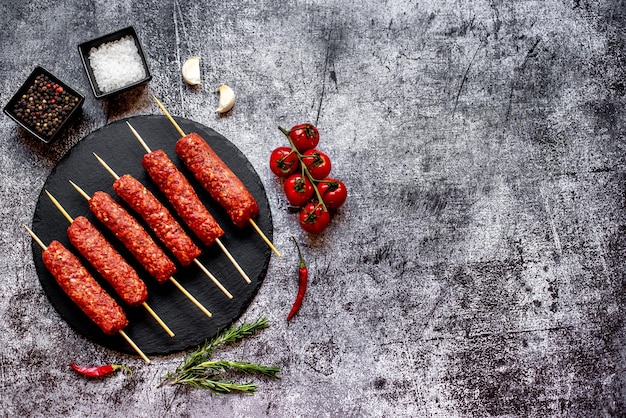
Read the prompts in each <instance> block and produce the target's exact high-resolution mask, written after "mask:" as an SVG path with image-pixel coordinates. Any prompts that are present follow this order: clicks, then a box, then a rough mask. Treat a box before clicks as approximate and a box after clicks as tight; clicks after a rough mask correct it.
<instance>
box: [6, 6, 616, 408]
mask: <svg viewBox="0 0 626 418" xmlns="http://www.w3.org/2000/svg"><path fill="white" fill-rule="evenodd" d="M0 16H1V18H0V19H2V25H0V62H1V63H2V64H1V65H0V101H1V102H2V105H3V106H4V104H5V103H6V101H7V100H8V99H9V97H10V96H11V95H12V94H13V92H14V91H15V90H16V89H17V87H18V86H19V84H21V83H22V81H23V80H24V79H25V78H26V76H27V75H28V74H29V73H30V71H31V70H32V68H33V67H34V66H35V65H37V64H40V65H43V66H45V67H47V68H48V69H49V70H51V71H52V72H53V73H55V74H57V75H59V76H60V77H62V78H63V79H64V80H65V81H66V82H68V83H70V84H71V85H73V86H74V87H75V88H78V89H79V90H80V91H82V92H83V93H84V94H85V96H86V97H87V99H86V102H85V106H84V110H83V113H82V116H81V117H80V118H79V119H78V120H77V121H76V123H75V124H74V125H73V126H72V127H71V128H70V129H69V130H68V131H67V132H66V134H65V135H64V136H63V137H62V138H60V139H59V140H57V141H56V142H54V143H53V144H50V145H43V144H40V143H37V141H35V140H34V139H32V138H31V137H29V136H28V135H26V134H24V133H23V132H22V131H20V130H18V129H17V128H16V125H15V124H14V123H13V122H12V121H10V120H9V119H8V118H7V117H5V116H3V117H2V118H0V134H1V138H0V179H1V181H0V204H1V210H0V223H1V224H2V233H1V235H0V249H1V252H2V258H3V263H2V265H1V266H0V294H1V295H2V298H0V315H1V317H2V320H1V321H0V338H1V344H0V382H1V383H0V384H1V387H0V411H2V412H0V414H1V415H4V416H72V417H74V416H75V417H79V416H80V417H86V416H94V417H100V416H107V417H113V416H115V417H117V416H120V417H122V416H137V417H158V416H168V417H169V416H181V417H204V416H210V417H223V416H233V417H255V416H277V417H283V416H284V417H292V416H324V417H357V416H377V417H394V416H414V417H474V416H500V417H518V416H519V417H528V416H530V417H544V416H562V417H596V416H624V415H626V398H625V397H626V390H625V383H626V381H625V368H626V360H625V358H626V351H625V349H624V340H625V339H626V333H625V330H626V328H625V326H626V324H625V322H624V315H625V313H624V310H625V308H626V295H625V293H624V286H625V284H624V279H625V278H624V256H625V255H626V254H625V252H626V241H625V239H624V232H625V230H626V217H625V216H626V210H625V209H624V203H625V202H624V200H625V195H624V192H625V190H624V181H625V180H626V174H625V164H626V160H625V157H624V148H625V145H626V142H625V138H624V127H625V116H626V113H625V111H624V102H625V91H626V89H625V82H626V81H625V78H624V76H625V68H626V67H625V64H626V47H625V46H626V29H625V28H626V26H625V23H626V5H625V3H624V1H621V0H613V1H609V0H600V1H586V0H547V1H529V0H517V1H499V0H494V1H484V0H480V1H475V2H466V1H458V0H454V1H445V0H444V1H432V0H427V1H409V0H399V1H389V2H377V1H366V2H356V1H346V0H336V1H333V2H325V1H312V0H306V1H287V2H281V1H243V2H220V1H203V0H201V1H189V0H176V1H166V2H161V1H155V0H140V1H130V0H106V1H104V0H94V1H90V2H83V1H80V0H61V1H56V2H34V1H26V2H24V1H21V2H17V1H9V2H3V4H2V5H0ZM129 24H132V25H134V26H135V28H136V29H137V31H138V32H139V34H140V38H141V40H142V42H143V44H144V47H145V50H146V53H147V55H148V59H149V63H150V66H151V69H152V72H153V75H154V79H153V80H152V82H151V83H150V84H149V86H148V88H145V89H138V90H133V91H131V92H128V93H125V94H122V95H120V96H118V97H117V98H115V99H114V100H110V101H98V100H96V99H94V98H93V96H92V95H91V93H90V91H89V87H88V83H87V80H86V77H85V75H84V73H83V70H82V67H81V64H80V61H79V57H78V53H77V50H76V45H77V44H78V43H80V42H82V41H84V40H87V39H90V38H93V37H96V36H99V35H102V34H105V33H108V32H111V31H113V30H116V29H118V28H121V27H124V26H126V25H129ZM191 55H200V56H201V57H203V61H202V71H203V86H202V88H200V89H197V90H192V89H189V88H187V87H186V86H185V85H184V84H183V82H182V80H181V77H180V73H179V71H180V67H181V64H182V62H183V61H184V60H185V59H186V58H187V57H188V56H191ZM222 83H226V84H228V85H230V86H231V87H232V88H233V89H234V90H235V92H236V94H237V96H238V101H237V103H236V106H235V108H234V110H233V111H232V112H231V113H229V114H228V115H227V116H225V117H217V116H216V115H215V114H214V113H213V109H214V108H215V107H216V105H217V95H216V94H215V93H214V90H215V89H216V88H217V87H218V86H219V85H220V84H222ZM151 94H156V95H157V96H159V97H161V98H162V99H163V100H164V102H165V104H166V105H167V106H168V107H169V109H170V110H171V112H172V113H173V114H175V115H178V116H183V117H187V118H190V119H193V120H196V121H198V122H200V123H203V124H205V125H207V126H210V127H213V128H214V129H216V130H218V131H219V132H221V133H222V134H224V135H225V136H227V137H228V138H229V139H230V140H231V141H232V142H234V143H235V144H236V145H237V146H238V147H239V148H240V149H241V150H242V151H243V152H244V154H245V155H246V156H247V157H248V158H249V160H250V161H251V163H252V165H253V166H254V167H255V169H256V170H257V171H258V173H259V175H260V177H261V179H262V181H263V182H264V184H265V186H266V189H267V193H268V196H269V199H270V203H271V209H272V214H273V216H274V222H275V243H276V245H277V246H278V247H279V248H281V249H282V250H283V252H284V256H283V257H282V258H280V259H279V258H273V259H272V261H271V264H270V269H269V272H268V276H267V279H266V282H265V284H264V285H263V287H262V288H261V290H260V292H259V294H258V295H257V297H256V299H255V300H254V302H253V303H252V305H251V306H250V308H249V310H248V311H247V312H246V313H245V314H244V316H243V317H242V320H253V319H256V318H257V317H258V316H261V315H265V316H267V317H268V318H269V319H270V321H271V324H272V325H271V327H270V328H269V329H268V330H266V331H265V332H263V333H262V334H261V335H259V336H258V337H256V338H255V339H253V340H250V341H247V342H245V343H243V344H240V345H236V346H233V347H230V348H229V349H227V350H225V351H222V352H220V353H219V357H221V358H233V359H243V360H248V361H255V362H260V363H265V364H277V365H280V366H281V367H282V368H283V371H282V373H281V379H280V380H277V381H261V382H260V388H259V391H258V393H256V394H255V395H253V396H239V395H233V396H222V397H215V396H212V395H210V394H208V393H206V392H203V391H198V390H188V389H184V388H173V387H165V388H156V385H157V384H158V383H159V381H160V377H161V376H162V375H164V374H165V373H166V372H167V371H168V370H172V369H173V368H174V367H175V366H176V365H177V364H178V362H179V361H180V360H181V359H182V356H183V354H182V353H181V354H180V355H173V356H169V357H166V358H155V359H153V364H152V365H150V366H146V365H144V364H143V363H142V362H141V360H140V359H138V358H136V357H132V356H126V355H122V354H119V353H116V352H111V351H109V350H107V349H103V348H102V347H99V346H96V345H94V344H92V343H91V342H90V341H87V340H85V339H83V338H82V337H80V336H79V335H77V334H76V333H74V332H73V331H72V330H71V329H70V328H69V326H68V325H67V324H66V323H64V322H63V321H62V320H60V318H59V317H58V315H57V314H56V312H55V311H54V309H53V308H52V307H51V305H50V304H49V302H48V300H47V298H46V296H45V294H44V293H43V292H42V290H41V287H40V285H39V282H38V279H37V277H36V273H35V270H34V265H33V261H32V253H31V242H30V238H29V237H28V236H27V235H25V233H24V230H23V228H22V226H21V225H22V224H23V223H27V224H28V223H30V220H31V217H32V214H33V211H34V207H35V202H36V199H37V196H38V194H39V192H40V191H41V188H42V185H43V183H44V181H45V179H46V177H47V175H48V174H49V173H50V171H51V170H52V169H53V167H54V166H55V164H56V162H57V161H58V160H59V159H60V158H61V157H62V156H63V155H64V153H65V152H66V151H67V150H68V149H70V148H71V147H72V146H73V145H74V144H76V143H77V142H78V141H80V139H81V138H82V137H84V136H85V135H87V134H88V133H90V132H92V131H93V130H95V129H97V128H99V127H101V126H103V125H105V124H107V123H108V122H111V121H114V120H117V119H120V118H124V117H127V116H133V115H139V114H158V113H159V110H158V108H157V107H156V105H155V104H154V103H152V101H151ZM304 121H310V122H313V123H316V124H317V125H318V127H319V130H320V132H321V136H322V142H321V143H320V148H321V149H322V150H324V151H325V152H327V153H328V154H329V155H330V156H331V157H332V159H333V162H334V164H335V165H334V168H333V173H334V175H336V176H337V177H340V178H342V179H344V180H345V182H346V183H347V185H348V187H349V190H350V197H349V200H348V202H347V204H346V205H345V207H344V208H343V209H342V210H341V211H340V212H339V214H338V215H337V216H335V217H334V219H333V221H332V224H331V225H330V227H329V228H328V230H327V231H326V232H325V233H324V234H323V235H321V236H318V237H308V236H307V235H306V234H304V233H302V232H301V231H300V230H299V227H298V226H297V223H296V219H295V216H294V215H293V214H291V213H289V211H288V210H287V204H286V201H285V199H284V197H283V194H282V191H281V189H280V183H279V182H277V181H276V180H275V179H274V178H273V176H272V174H271V172H270V171H269V169H268V168H267V159H268V155H269V152H270V151H271V150H272V149H273V148H274V147H276V146H279V145H282V142H283V141H282V138H281V134H280V132H279V131H278V129H277V126H278V125H281V126H285V127H289V126H291V125H294V124H296V123H300V122H304ZM292 235H294V236H295V237H296V238H297V239H298V241H299V242H300V243H302V245H303V250H304V253H305V256H306V258H307V259H308V261H309V263H310V268H311V282H310V288H309V291H308V294H307V299H306V302H305V304H304V307H303V308H302V310H301V312H300V314H299V316H298V317H297V318H296V319H295V320H293V322H291V323H286V321H285V320H284V318H285V316H286V314H287V312H288V310H289V307H290V304H291V301H292V298H293V296H294V294H295V292H296V281H295V276H296V273H295V266H296V260H297V259H296V254H295V252H294V250H293V247H292V244H291V242H290V240H289V237H290V236H292ZM68 361H76V362H79V363H101V362H102V363H104V362H113V363H124V364H128V365H130V366H131V367H133V369H134V370H135V374H134V376H133V378H132V379H131V378H128V377H126V376H124V375H122V374H118V375H115V376H113V377H111V378H110V379H106V380H103V381H97V382H86V381H84V380H82V379H80V378H78V377H77V376H76V375H75V374H73V373H72V372H71V370H69V368H68V367H67V363H68Z"/></svg>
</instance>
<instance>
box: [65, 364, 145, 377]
mask: <svg viewBox="0 0 626 418" xmlns="http://www.w3.org/2000/svg"><path fill="white" fill-rule="evenodd" d="M70 367H71V368H72V369H74V370H75V371H76V372H77V373H79V374H82V375H83V376H87V377H101V376H106V375H108V374H111V373H113V372H114V371H116V370H118V369H123V370H126V371H127V372H128V373H129V374H130V375H131V376H132V375H133V371H132V370H131V369H130V367H128V366H124V365H121V364H105V365H102V366H79V365H77V364H74V363H70Z"/></svg>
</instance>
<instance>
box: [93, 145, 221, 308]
mask: <svg viewBox="0 0 626 418" xmlns="http://www.w3.org/2000/svg"><path fill="white" fill-rule="evenodd" d="M93 155H94V156H95V157H96V159H97V160H98V162H99V163H100V164H102V166H103V167H104V168H105V169H106V170H107V171H108V172H109V174H111V175H112V176H113V178H114V179H115V180H118V179H119V178H120V176H118V175H117V173H116V172H115V171H113V169H112V168H111V167H110V166H109V165H108V164H107V163H106V162H105V161H104V160H103V159H102V158H100V156H99V155H98V154H96V153H95V152H94V153H93ZM193 261H194V263H195V264H196V265H197V266H198V267H200V270H202V272H203V273H204V274H206V275H207V276H208V277H209V279H211V281H212V282H213V283H214V284H215V285H216V286H217V287H218V288H219V289H220V290H221V291H222V292H223V293H224V294H225V295H226V297H228V299H232V298H233V295H232V293H230V292H229V291H228V290H227V289H226V288H225V287H224V286H223V285H222V283H220V281H219V280H217V278H216V277H215V276H214V275H213V274H212V273H211V272H210V271H209V270H208V269H207V268H206V267H205V266H204V265H203V264H202V263H201V262H200V260H198V259H197V258H194V259H193Z"/></svg>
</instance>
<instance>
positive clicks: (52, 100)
mask: <svg viewBox="0 0 626 418" xmlns="http://www.w3.org/2000/svg"><path fill="white" fill-rule="evenodd" d="M84 101H85V98H84V97H83V96H82V95H81V94H80V93H78V92H77V91H76V90H74V89H73V88H71V87H70V86H69V85H67V84H66V83H64V82H63V81H61V80H60V79H59V78H58V77H56V76H54V75H53V74H52V73H50V71H48V70H46V69H45V68H43V67H41V66H37V67H35V69H34V70H33V72H32V73H31V74H30V75H29V76H28V78H27V79H26V81H25V82H24V84H22V86H21V87H20V88H19V89H18V90H17V93H15V95H14V96H13V97H12V98H11V99H10V100H9V101H8V103H7V104H6V105H5V107H4V113H5V114H6V115H7V116H9V117H10V118H11V119H13V120H14V121H15V122H17V124H18V125H20V126H21V127H22V128H24V129H25V130H26V131H28V132H29V133H30V134H31V135H33V136H35V137H36V138H38V139H40V140H41V141H43V142H45V143H48V142H51V141H52V140H54V139H55V138H56V137H57V136H58V135H59V134H60V133H61V131H63V129H64V128H65V126H66V125H67V124H68V123H69V122H70V120H71V119H72V118H73V117H74V116H75V115H76V114H77V113H78V112H79V111H80V109H81V108H82V106H83V102H84Z"/></svg>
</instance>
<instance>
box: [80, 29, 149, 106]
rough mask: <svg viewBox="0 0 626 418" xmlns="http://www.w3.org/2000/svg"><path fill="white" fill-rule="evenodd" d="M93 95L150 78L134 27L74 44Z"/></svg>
mask: <svg viewBox="0 0 626 418" xmlns="http://www.w3.org/2000/svg"><path fill="white" fill-rule="evenodd" d="M78 52H79V53H80V58H81V60H82V62H83V67H84V68H85V73H87V78H88V79H89V84H90V85H91V90H92V91H93V95H94V96H95V97H96V98H97V99H101V98H104V97H108V96H111V95H114V94H116V93H120V92H122V91H125V90H128V89H131V88H133V87H137V86H139V85H141V84H145V83H147V82H149V81H150V80H151V79H152V75H151V74H150V69H149V68H148V63H147V61H146V56H145V54H144V52H143V48H142V46H141V42H139V37H138V36H137V32H136V31H135V28H134V27H132V26H129V27H127V28H124V29H120V30H118V31H116V32H112V33H109V34H107V35H104V36H101V37H99V38H96V39H92V40H90V41H87V42H83V43H81V44H80V45H78Z"/></svg>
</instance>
